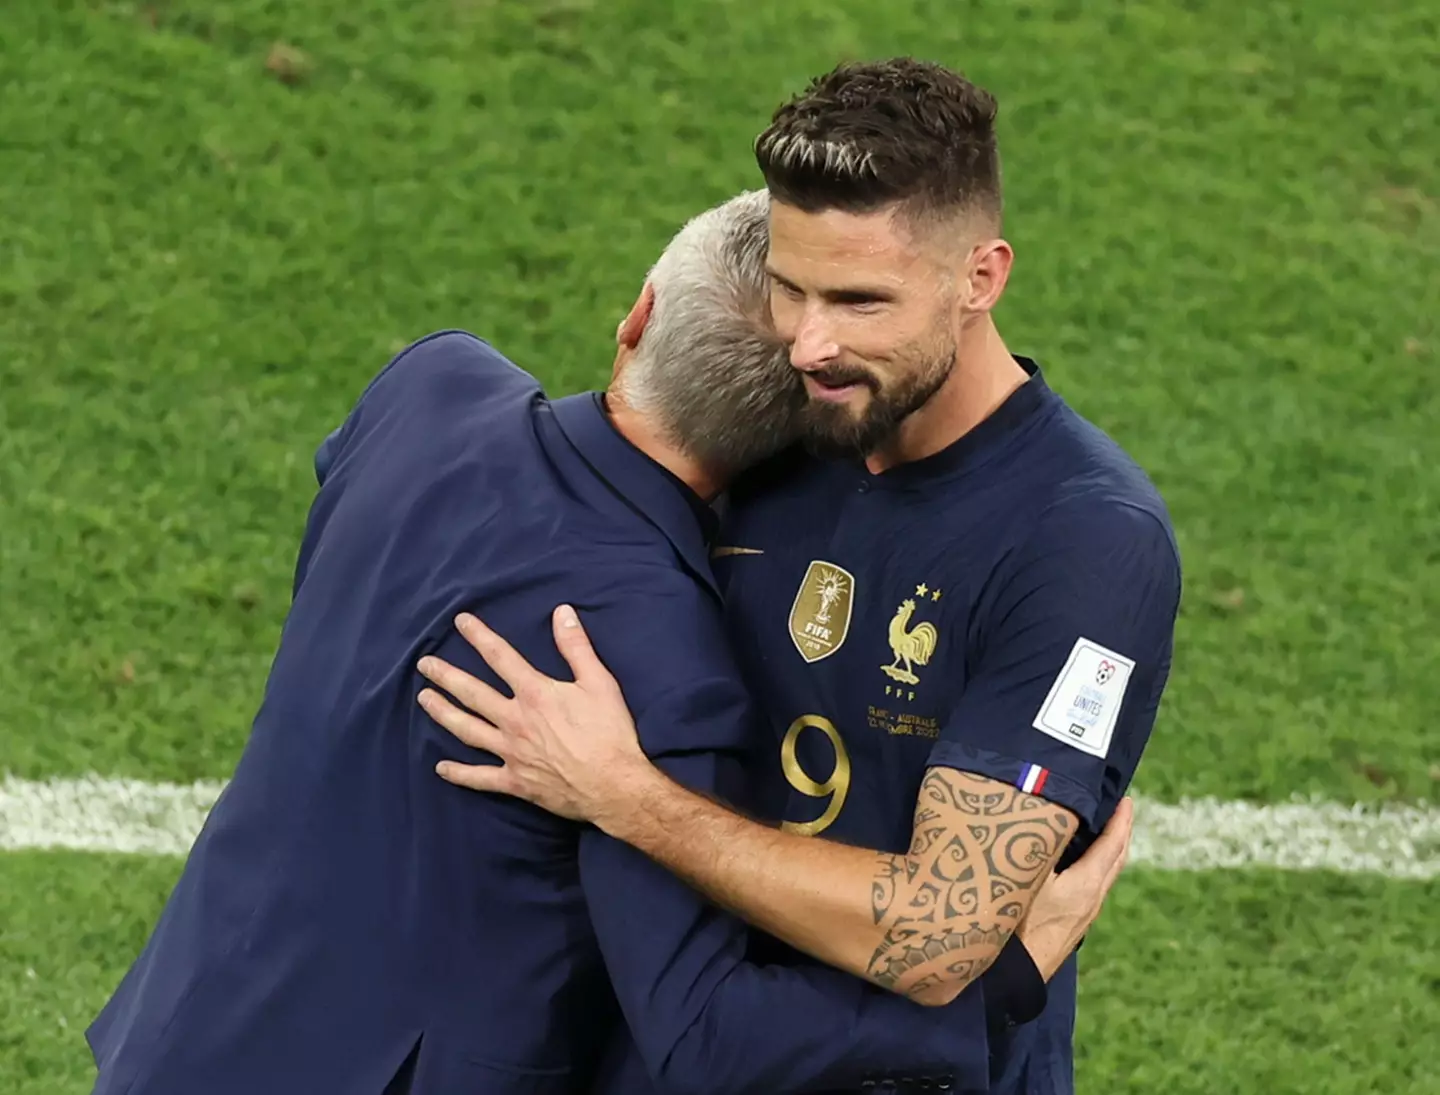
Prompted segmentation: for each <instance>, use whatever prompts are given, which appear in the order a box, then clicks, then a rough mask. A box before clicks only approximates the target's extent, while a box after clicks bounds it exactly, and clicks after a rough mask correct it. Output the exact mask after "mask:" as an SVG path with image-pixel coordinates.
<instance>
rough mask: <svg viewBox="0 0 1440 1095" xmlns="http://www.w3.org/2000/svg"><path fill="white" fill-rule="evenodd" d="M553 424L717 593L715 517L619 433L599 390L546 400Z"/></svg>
mask: <svg viewBox="0 0 1440 1095" xmlns="http://www.w3.org/2000/svg"><path fill="white" fill-rule="evenodd" d="M550 408H551V411H552V413H553V414H554V416H555V422H556V424H557V425H559V427H560V429H561V430H562V431H563V432H564V434H565V437H566V439H567V440H568V441H569V442H570V444H572V445H574V446H575V448H576V450H577V451H578V452H579V453H580V455H581V457H583V458H584V460H585V462H586V463H587V464H589V465H590V468H591V470H593V471H594V472H595V474H596V475H598V476H599V477H600V478H601V479H603V480H604V481H605V482H606V483H608V484H609V485H610V487H611V488H612V489H613V490H614V491H615V492H616V493H617V494H619V495H620V497H622V498H624V499H625V500H626V501H627V502H629V503H630V504H631V505H632V506H634V507H635V508H636V509H637V510H639V511H640V513H641V514H642V515H643V516H644V517H645V519H646V520H648V521H649V522H650V523H651V524H652V525H654V526H655V527H656V528H658V529H659V530H660V531H661V532H663V533H664V534H665V538H666V539H667V540H669V541H670V543H671V544H672V545H673V546H674V548H675V550H676V551H677V552H679V554H680V558H681V559H682V560H684V562H685V564H686V566H687V568H688V569H689V570H690V571H691V572H692V573H694V575H695V576H696V577H697V578H699V579H700V580H702V581H703V582H704V583H705V584H706V585H707V586H709V587H710V589H711V590H712V591H713V592H714V593H715V595H716V596H717V597H718V596H719V595H720V590H719V587H718V586H717V585H716V584H715V576H714V574H713V573H712V572H711V570H710V560H709V548H708V546H707V545H708V541H709V540H711V539H713V538H714V533H715V528H716V526H717V525H718V524H719V520H720V519H719V515H718V514H716V512H715V511H714V510H713V509H711V508H710V507H709V506H708V505H706V503H705V501H704V499H702V498H701V497H700V496H699V495H697V494H696V493H695V492H694V491H693V490H691V489H690V487H689V486H687V485H686V484H685V483H684V482H683V481H681V480H680V479H679V478H678V477H676V476H675V475H673V474H671V472H670V471H669V470H668V469H667V468H664V467H661V465H659V464H657V463H656V462H655V461H654V460H652V459H650V457H648V456H646V455H645V454H644V453H643V452H641V451H640V450H639V449H637V448H636V447H635V446H634V445H632V444H630V442H629V441H627V440H625V438H624V437H623V436H622V435H621V433H620V431H619V430H617V429H616V428H615V426H614V424H613V423H612V422H611V421H610V416H609V415H608V414H606V413H605V405H604V403H603V401H602V397H601V394H600V393H599V392H581V393H579V394H578V395H569V396H565V397H563V398H561V399H555V400H552V401H551V403H550Z"/></svg>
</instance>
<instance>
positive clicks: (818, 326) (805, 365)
mask: <svg viewBox="0 0 1440 1095" xmlns="http://www.w3.org/2000/svg"><path fill="white" fill-rule="evenodd" d="M839 356H840V344H839V343H837V342H836V341H835V340H834V339H833V338H831V336H830V332H829V331H828V330H827V329H826V326H825V323H824V320H823V319H822V318H821V316H819V315H817V314H816V313H815V312H814V311H813V310H810V309H807V310H806V311H805V314H804V315H803V316H801V317H800V324H799V326H797V327H796V328H795V341H794V342H792V343H790V364H791V365H794V366H795V368H797V369H800V370H802V371H804V372H809V371H811V370H812V369H819V368H821V367H823V366H824V365H826V364H828V363H829V362H831V361H834V360H835V359H836V358H837V357H839Z"/></svg>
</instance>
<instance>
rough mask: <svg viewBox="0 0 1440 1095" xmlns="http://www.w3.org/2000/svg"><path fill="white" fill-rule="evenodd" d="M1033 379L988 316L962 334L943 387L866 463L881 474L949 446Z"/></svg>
mask: <svg viewBox="0 0 1440 1095" xmlns="http://www.w3.org/2000/svg"><path fill="white" fill-rule="evenodd" d="M1028 379H1029V376H1028V374H1027V373H1026V372H1025V370H1024V369H1023V368H1021V366H1020V363H1019V362H1017V361H1016V360H1015V359H1014V358H1013V357H1012V356H1011V355H1010V351H1009V350H1008V349H1007V348H1006V346H1005V343H1004V341H1003V340H1002V339H1001V338H1000V332H999V331H997V330H996V329H995V324H994V323H993V322H992V321H991V320H990V319H989V318H988V317H986V318H985V319H984V321H983V322H981V323H977V324H975V325H974V327H972V328H969V329H967V330H964V331H962V332H961V333H960V337H959V338H958V339H957V340H956V350H955V367H954V368H953V369H951V370H950V376H949V377H948V378H947V379H946V381H945V383H944V384H942V385H941V386H940V390H939V391H937V392H936V393H935V394H934V395H933V396H932V397H931V398H930V400H929V402H927V403H926V404H925V406H923V407H921V408H920V409H919V410H918V411H916V412H915V413H914V414H912V415H910V417H908V418H907V419H905V421H904V422H902V423H901V424H900V429H899V431H898V432H897V433H896V435H895V439H894V440H893V441H892V442H891V443H890V444H888V445H885V446H884V447H883V448H880V449H877V450H876V451H875V452H873V453H871V454H870V455H869V456H868V457H866V458H865V466H866V467H867V468H869V469H870V471H871V473H872V474H875V475H879V474H880V473H881V472H884V471H887V470H888V469H890V468H893V467H895V465H897V464H908V463H911V462H913V461H915V460H923V459H925V457H927V456H934V455H935V454H936V453H937V452H940V451H942V450H943V449H947V448H949V447H950V446H951V445H953V444H954V443H955V442H956V441H959V440H960V438H962V437H964V436H965V435H966V434H967V433H969V432H970V431H971V430H973V429H974V428H975V427H976V426H978V425H980V423H981V422H984V421H985V419H987V418H989V417H990V416H991V415H992V414H994V413H995V412H996V411H997V410H999V408H1000V405H1001V404H1002V403H1004V402H1005V400H1007V399H1009V398H1010V396H1011V395H1013V394H1014V393H1015V390H1016V389H1017V388H1019V387H1020V386H1021V385H1022V384H1024V383H1025V381H1026V380H1028Z"/></svg>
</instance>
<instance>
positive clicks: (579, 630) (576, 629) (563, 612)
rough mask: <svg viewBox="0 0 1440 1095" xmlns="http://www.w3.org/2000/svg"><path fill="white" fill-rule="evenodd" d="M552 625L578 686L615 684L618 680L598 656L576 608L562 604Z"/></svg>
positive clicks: (554, 616) (562, 655) (562, 653)
mask: <svg viewBox="0 0 1440 1095" xmlns="http://www.w3.org/2000/svg"><path fill="white" fill-rule="evenodd" d="M551 623H552V625H553V626H554V629H555V646H556V647H557V648H558V649H559V651H560V656H561V657H563V658H564V659H565V662H566V664H567V665H569V666H570V671H571V672H572V673H574V674H575V683H576V684H585V685H590V686H592V687H593V686H597V685H607V684H609V685H615V683H616V682H615V678H614V677H612V676H611V675H610V671H609V670H608V669H606V668H605V663H604V662H602V661H601V660H600V655H599V654H596V653H595V647H594V646H592V645H591V644H590V636H589V635H587V634H585V626H584V625H583V624H582V623H581V622H580V616H579V614H578V613H576V611H575V610H574V609H573V608H571V607H570V606H569V605H561V606H560V607H559V608H557V609H556V610H555V613H554V615H553V616H552V617H551ZM616 687H617V688H618V687H619V686H618V685H616Z"/></svg>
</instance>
